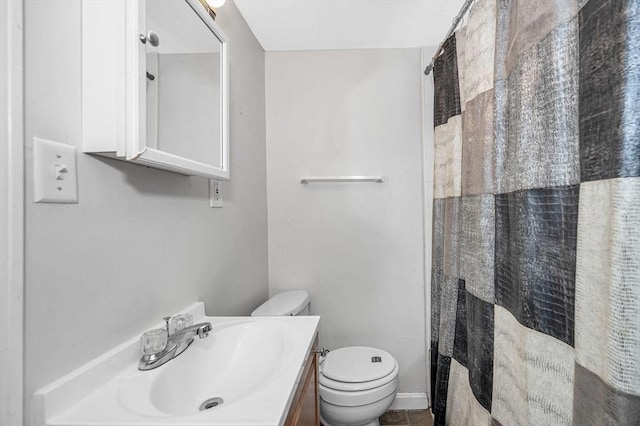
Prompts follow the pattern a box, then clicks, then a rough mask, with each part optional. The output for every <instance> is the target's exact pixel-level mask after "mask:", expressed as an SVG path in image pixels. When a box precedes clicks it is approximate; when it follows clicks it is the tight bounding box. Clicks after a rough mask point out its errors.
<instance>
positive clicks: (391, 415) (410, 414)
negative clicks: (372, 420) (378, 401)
mask: <svg viewBox="0 0 640 426" xmlns="http://www.w3.org/2000/svg"><path fill="white" fill-rule="evenodd" d="M380 426H433V417H431V412H430V411H429V410H410V411H387V412H386V413H384V414H383V415H382V417H380Z"/></svg>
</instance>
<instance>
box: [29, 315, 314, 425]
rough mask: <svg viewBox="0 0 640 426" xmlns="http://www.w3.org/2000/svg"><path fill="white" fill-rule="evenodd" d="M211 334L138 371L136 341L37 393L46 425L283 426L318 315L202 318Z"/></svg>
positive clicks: (39, 416)
mask: <svg viewBox="0 0 640 426" xmlns="http://www.w3.org/2000/svg"><path fill="white" fill-rule="evenodd" d="M183 312H187V313H191V314H192V315H193V316H194V320H195V322H203V321H209V322H211V324H212V327H213V330H212V331H211V333H209V337H207V338H205V339H198V338H196V339H195V340H194V341H193V343H192V344H191V346H190V347H189V348H188V349H187V350H186V351H184V352H183V353H182V354H181V355H179V356H178V357H176V358H174V359H173V360H171V361H169V362H167V363H166V364H164V365H162V366H160V367H158V368H155V369H153V370H149V371H139V370H138V369H137V364H138V358H139V357H140V352H139V349H138V337H135V338H133V339H131V340H130V341H128V342H125V343H124V344H123V345H120V346H119V347H117V348H114V349H113V350H112V351H109V352H108V353H106V354H104V355H103V356H101V357H100V358H98V359H96V360H93V361H92V362H90V363H88V364H87V365H85V366H83V367H81V368H79V369H78V370H76V371H74V372H72V373H70V374H69V375H67V376H65V377H63V378H61V379H59V380H57V381H56V382H54V383H52V384H51V385H49V386H47V387H45V388H43V389H41V390H39V391H38V392H36V394H35V395H34V400H33V406H34V420H35V421H34V423H35V424H46V425H58V426H62V425H68V426H71V425H74V426H75V425H86V426H91V425H103V426H105V425H183V426H188V425H214V426H215V425H219V426H221V425H228V426H232V425H238V426H239V425H256V426H258V425H262V426H276V425H281V424H283V423H284V419H285V418H286V414H287V412H288V410H289V406H290V404H291V400H292V398H293V393H294V391H295V388H296V385H297V382H298V381H299V380H300V375H301V374H302V369H303V366H304V362H305V360H306V356H307V354H308V352H309V350H310V349H311V347H312V345H313V342H314V340H315V335H316V333H317V327H318V322H319V317H311V316H309V317H206V316H204V306H203V305H202V304H201V303H198V304H195V305H193V306H192V307H191V308H190V310H185V311H183Z"/></svg>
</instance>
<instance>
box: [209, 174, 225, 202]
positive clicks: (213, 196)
mask: <svg viewBox="0 0 640 426" xmlns="http://www.w3.org/2000/svg"><path fill="white" fill-rule="evenodd" d="M220 183H221V182H220V181H217V180H210V181H209V207H214V208H221V207H222V187H221V186H220Z"/></svg>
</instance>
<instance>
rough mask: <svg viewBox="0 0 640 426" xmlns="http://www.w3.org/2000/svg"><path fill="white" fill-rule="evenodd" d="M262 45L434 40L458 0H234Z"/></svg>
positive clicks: (324, 46)
mask: <svg viewBox="0 0 640 426" xmlns="http://www.w3.org/2000/svg"><path fill="white" fill-rule="evenodd" d="M234 2H235V4H236V5H237V7H238V9H240V13H242V16H244V19H245V20H246V21H247V24H249V27H250V28H251V30H252V31H253V34H254V35H255V36H256V38H257V39H258V41H259V42H260V44H261V45H262V47H263V48H264V50H266V51H283V50H330V49H370V48H404V47H426V46H438V45H439V44H440V42H441V41H442V40H443V38H444V36H445V35H446V33H447V31H448V29H449V27H450V26H451V23H452V21H453V18H454V17H455V16H456V14H457V13H458V12H459V10H460V8H461V7H462V4H463V3H464V0H234Z"/></svg>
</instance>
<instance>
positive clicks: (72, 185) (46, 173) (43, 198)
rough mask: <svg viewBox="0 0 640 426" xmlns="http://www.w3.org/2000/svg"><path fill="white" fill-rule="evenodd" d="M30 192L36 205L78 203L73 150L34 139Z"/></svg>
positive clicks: (71, 147) (67, 146)
mask: <svg viewBox="0 0 640 426" xmlns="http://www.w3.org/2000/svg"><path fill="white" fill-rule="evenodd" d="M33 192H34V194H33V195H34V201H35V202H36V203H67V204H68V203H77V202H78V178H77V173H76V147H75V146H72V145H67V144H65V143H60V142H54V141H48V140H45V139H40V138H33Z"/></svg>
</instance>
